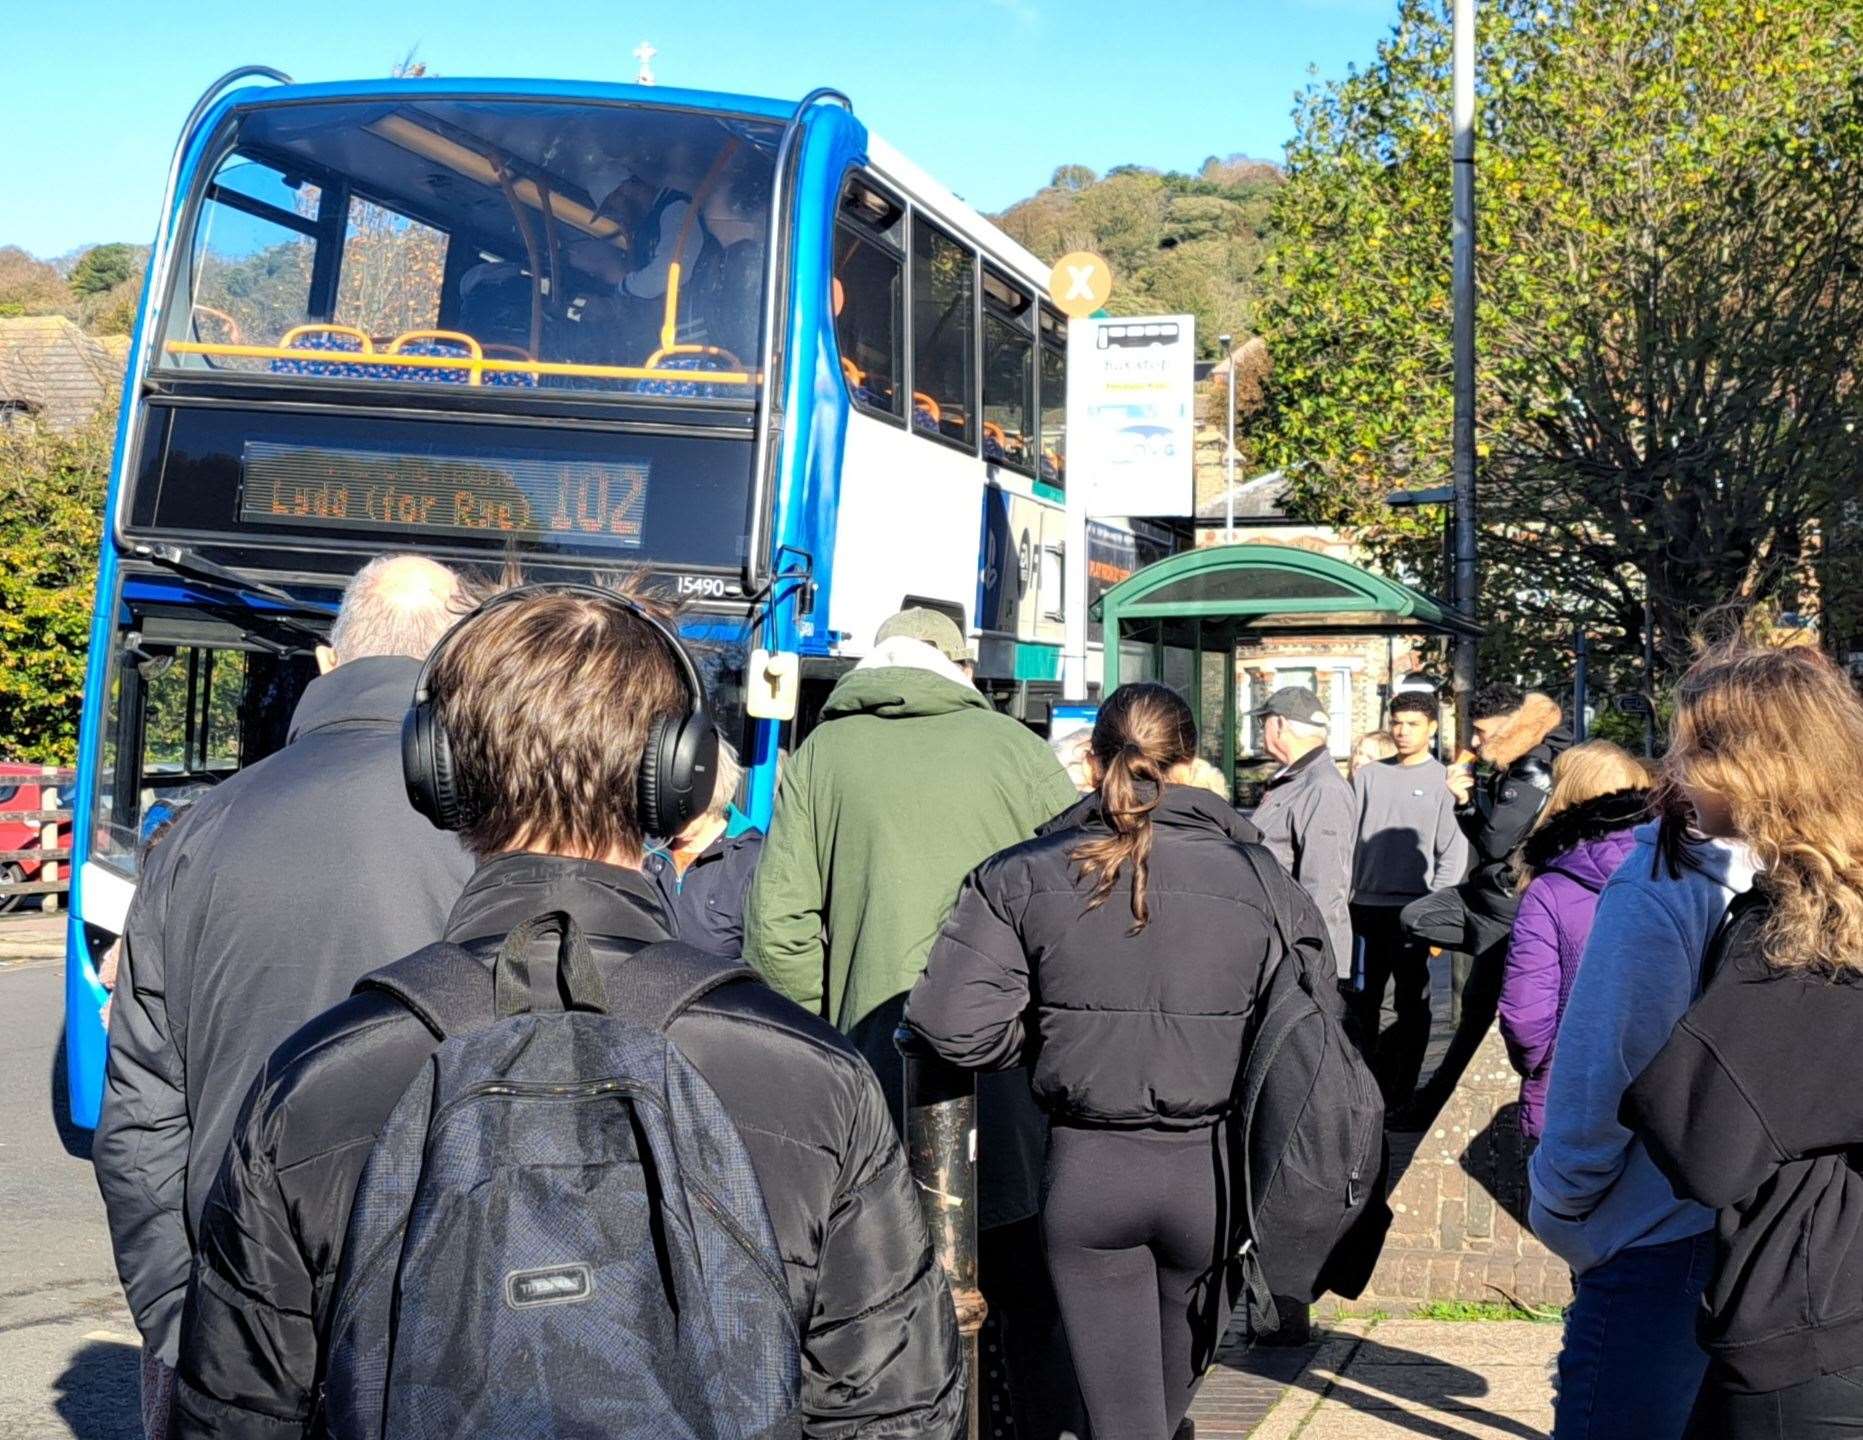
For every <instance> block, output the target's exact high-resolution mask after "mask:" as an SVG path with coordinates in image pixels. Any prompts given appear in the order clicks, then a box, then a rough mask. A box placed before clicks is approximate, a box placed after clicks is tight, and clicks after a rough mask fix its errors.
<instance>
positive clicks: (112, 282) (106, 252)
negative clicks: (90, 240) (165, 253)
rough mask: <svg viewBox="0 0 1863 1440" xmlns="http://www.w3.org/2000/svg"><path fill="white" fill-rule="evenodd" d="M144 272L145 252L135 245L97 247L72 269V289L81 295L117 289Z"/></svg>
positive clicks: (90, 250) (98, 293)
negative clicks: (143, 257)
mask: <svg viewBox="0 0 1863 1440" xmlns="http://www.w3.org/2000/svg"><path fill="white" fill-rule="evenodd" d="M141 269H142V251H141V250H140V249H139V248H138V247H137V246H134V245H121V244H117V245H94V246H92V247H91V248H90V249H89V250H86V251H85V252H84V256H83V258H82V259H81V260H79V261H78V263H77V264H76V265H75V266H73V267H72V270H71V281H70V284H71V288H72V290H74V291H75V292H76V293H77V294H79V295H101V294H103V293H104V292H105V291H106V290H114V289H115V288H116V287H117V286H118V285H121V284H122V283H123V282H124V281H126V280H128V279H129V278H130V277H131V276H132V275H134V274H136V273H137V272H138V271H139V270H141Z"/></svg>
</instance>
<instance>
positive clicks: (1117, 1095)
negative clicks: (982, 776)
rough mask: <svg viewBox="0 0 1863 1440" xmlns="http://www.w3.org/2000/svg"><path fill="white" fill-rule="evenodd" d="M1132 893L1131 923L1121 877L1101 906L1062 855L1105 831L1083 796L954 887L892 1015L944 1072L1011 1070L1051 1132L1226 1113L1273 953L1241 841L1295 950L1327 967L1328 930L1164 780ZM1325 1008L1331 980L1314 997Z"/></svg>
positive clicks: (1235, 824) (1298, 895)
mask: <svg viewBox="0 0 1863 1440" xmlns="http://www.w3.org/2000/svg"><path fill="white" fill-rule="evenodd" d="M1152 824H1153V827H1154V828H1153V838H1152V852H1151V863H1150V874H1149V877H1148V879H1147V882H1146V892H1145V893H1146V897H1147V900H1148V903H1149V905H1150V911H1151V919H1150V923H1149V924H1148V925H1147V926H1146V928H1145V929H1144V930H1143V931H1141V932H1140V933H1139V934H1138V935H1129V934H1128V933H1127V932H1128V931H1129V930H1130V929H1131V926H1132V900H1131V896H1132V888H1131V867H1130V866H1127V867H1125V868H1124V870H1123V871H1122V872H1121V875H1120V878H1119V882H1118V883H1117V884H1116V885H1115V886H1114V887H1113V891H1112V893H1111V894H1110V895H1109V896H1108V897H1107V900H1106V903H1105V904H1103V905H1101V906H1100V907H1099V908H1097V909H1094V910H1089V909H1088V908H1087V901H1088V898H1089V897H1090V895H1091V894H1092V889H1093V887H1092V885H1091V884H1089V883H1088V882H1087V881H1086V880H1084V879H1082V878H1080V875H1079V871H1078V867H1076V866H1075V865H1074V864H1073V862H1072V861H1071V860H1070V859H1069V855H1070V852H1072V851H1073V850H1074V849H1075V848H1076V847H1078V846H1079V845H1080V844H1081V843H1082V842H1083V841H1086V840H1089V839H1091V838H1093V837H1094V836H1096V835H1105V834H1108V833H1110V832H1109V830H1108V828H1107V825H1106V822H1105V820H1104V819H1103V817H1102V811H1101V807H1100V800H1099V797H1098V796H1089V797H1088V798H1087V800H1085V801H1083V802H1082V803H1081V804H1080V805H1077V806H1075V807H1074V809H1072V810H1070V811H1068V812H1067V814H1066V815H1064V816H1062V817H1061V818H1060V820H1058V821H1056V822H1055V823H1054V824H1053V825H1051V826H1050V827H1049V828H1048V830H1047V831H1045V832H1044V833H1043V834H1042V835H1041V836H1040V837H1039V838H1037V839H1034V840H1030V841H1028V842H1026V843H1025V844H1022V845H1017V846H1015V847H1014V848H1012V849H1009V850H1005V851H1003V852H1002V853H1001V854H1000V855H996V856H993V857H992V858H991V859H989V860H986V861H985V862H984V863H983V864H982V865H980V866H978V867H977V868H976V870H974V871H973V872H971V875H970V877H969V878H968V879H967V880H965V882H964V888H963V890H962V891H961V892H960V893H959V895H958V900H957V908H956V909H955V910H953V911H952V912H951V918H950V919H949V920H948V921H947V922H946V923H945V927H944V931H943V933H942V934H940V935H939V937H938V941H937V943H936V944H935V945H934V946H933V947H932V952H931V960H930V962H929V963H928V964H927V966H926V969H925V974H924V976H923V977H922V978H921V979H920V980H919V982H918V984H917V985H916V986H915V987H914V989H913V991H912V996H911V999H910V1000H909V1001H908V1002H907V1005H906V1020H907V1023H909V1024H910V1025H911V1026H912V1027H913V1029H915V1030H916V1031H918V1032H919V1034H920V1035H922V1036H923V1037H924V1038H925V1040H926V1041H927V1042H928V1043H929V1044H930V1045H931V1046H932V1047H933V1048H934V1049H935V1050H937V1051H938V1053H939V1054H941V1055H943V1056H944V1057H945V1058H946V1059H947V1060H950V1061H952V1062H953V1063H955V1064H958V1065H963V1066H966V1067H968V1068H970V1069H980V1070H982V1069H998V1068H1001V1067H1003V1066H1008V1065H1018V1064H1022V1063H1024V1062H1025V1061H1026V1062H1027V1063H1028V1064H1029V1065H1030V1067H1031V1069H1032V1072H1033V1084H1034V1090H1035V1096H1036V1099H1037V1100H1038V1101H1040V1103H1041V1105H1042V1106H1043V1108H1044V1109H1046V1110H1047V1111H1048V1113H1049V1115H1050V1116H1051V1117H1052V1118H1053V1119H1054V1120H1055V1121H1057V1122H1058V1123H1064V1124H1084V1125H1105V1126H1120V1127H1138V1126H1148V1127H1155V1128H1163V1129H1191V1128H1195V1127H1197V1126H1202V1125H1209V1124H1212V1123H1214V1122H1215V1121H1216V1120H1217V1119H1218V1118H1219V1117H1220V1116H1221V1115H1222V1114H1223V1112H1224V1111H1225V1110H1227V1109H1228V1108H1229V1105H1230V1101H1231V1097H1232V1095H1233V1092H1234V1089H1235V1083H1236V1072H1237V1069H1238V1067H1239V1066H1240V1064H1241V1060H1242V1039H1243V1030H1244V1028H1245V1027H1246V1024H1247V1020H1248V1014H1249V1009H1250V1007H1251V1005H1252V1004H1253V1001H1254V995H1255V987H1256V983H1257V981H1258V980H1259V979H1260V976H1261V971H1262V966H1263V965H1264V964H1265V963H1266V962H1267V961H1268V960H1269V959H1270V958H1272V957H1273V955H1274V954H1275V953H1276V947H1277V946H1278V945H1279V941H1278V940H1277V939H1276V938H1275V931H1274V924H1273V921H1272V920H1271V919H1270V915H1269V909H1268V899H1267V895H1266V894H1265V892H1264V891H1263V888H1262V885H1261V884H1260V882H1258V881H1257V880H1256V878H1255V872H1254V871H1252V870H1251V869H1250V868H1249V863H1248V860H1247V858H1246V857H1245V856H1244V855H1243V851H1242V847H1243V846H1245V845H1247V846H1254V847H1256V849H1255V860H1256V863H1257V864H1258V865H1259V866H1260V867H1261V873H1262V874H1263V875H1264V876H1265V877H1266V878H1267V881H1268V883H1269V884H1270V885H1274V886H1277V887H1279V890H1280V895H1281V906H1282V914H1283V915H1284V916H1287V917H1290V918H1291V920H1292V923H1293V926H1294V930H1295V935H1294V943H1295V945H1296V946H1297V947H1298V948H1300V949H1302V950H1304V951H1306V952H1307V954H1306V957H1305V958H1306V962H1307V963H1309V964H1311V965H1313V966H1317V967H1318V971H1317V973H1320V974H1323V975H1326V976H1330V975H1331V974H1332V973H1333V969H1332V957H1331V953H1330V949H1329V946H1328V942H1327V939H1326V927H1325V925H1324V923H1323V922H1322V921H1321V919H1320V914H1319V911H1318V910H1317V909H1316V908H1315V907H1314V904H1313V901H1312V900H1311V899H1309V898H1308V896H1307V894H1306V892H1305V891H1304V890H1302V889H1301V888H1300V887H1299V886H1298V885H1296V884H1294V882H1293V881H1292V880H1290V879H1288V878H1287V875H1286V873H1285V872H1284V871H1283V870H1282V869H1281V868H1280V866H1279V865H1278V864H1276V863H1275V860H1274V857H1273V856H1272V855H1270V854H1269V853H1268V852H1267V850H1266V849H1263V848H1260V840H1261V835H1260V832H1259V831H1257V830H1256V829H1255V827H1254V826H1253V825H1251V824H1249V822H1248V821H1246V820H1244V819H1243V818H1242V817H1241V816H1240V815H1238V814H1237V813H1236V812H1235V811H1234V810H1233V809H1232V808H1231V807H1230V806H1228V805H1227V804H1225V803H1224V802H1223V801H1222V800H1220V799H1219V798H1217V797H1216V796H1214V795H1212V794H1210V793H1209V792H1208V791H1206V790H1200V789H1195V788H1193V787H1190V786H1183V785H1172V786H1167V787H1166V789H1165V792H1164V796H1163V798H1162V799H1161V800H1160V802H1159V804H1158V808H1157V809H1156V810H1155V811H1154V812H1153V815H1152ZM1320 989H1321V991H1322V993H1323V994H1324V995H1325V996H1326V997H1328V999H1329V1001H1330V1000H1331V999H1333V998H1336V997H1335V994H1334V990H1333V987H1332V986H1331V985H1330V984H1327V985H1324V986H1322V987H1320Z"/></svg>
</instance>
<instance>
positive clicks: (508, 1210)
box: [313, 911, 801, 1440]
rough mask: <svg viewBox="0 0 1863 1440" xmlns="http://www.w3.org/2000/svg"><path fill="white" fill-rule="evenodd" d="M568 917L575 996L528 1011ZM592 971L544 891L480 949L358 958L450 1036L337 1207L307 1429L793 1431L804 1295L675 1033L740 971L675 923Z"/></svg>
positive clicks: (367, 1438) (651, 1434)
mask: <svg viewBox="0 0 1863 1440" xmlns="http://www.w3.org/2000/svg"><path fill="white" fill-rule="evenodd" d="M553 930H554V931H560V932H561V935H562V945H561V955H560V957H559V959H558V962H557V964H558V985H557V988H558V989H559V990H560V992H561V994H562V995H563V997H564V998H565V1000H566V1001H567V1004H568V1008H567V1009H566V1010H563V1011H556V1012H549V1013H532V1012H531V1011H530V1010H529V1003H530V985H529V983H528V980H529V976H528V961H527V958H526V952H527V951H528V950H529V949H530V947H531V944H532V942H533V941H535V940H537V939H538V938H540V937H541V936H544V935H546V934H548V933H550V932H551V931H553ZM626 963H627V969H626V972H625V974H626V985H625V992H626V993H625V994H624V995H617V996H609V995H606V994H604V991H603V986H602V983H601V977H600V975H599V974H598V973H597V972H596V970H595V964H594V959H593V956H592V955H591V954H590V951H589V947H588V944H587V942H586V941H585V940H584V938H583V936H582V934H581V932H580V930H579V929H578V928H577V925H576V922H575V921H574V919H572V918H571V917H570V916H569V915H567V914H565V913H563V912H560V911H558V912H553V913H551V914H549V915H543V916H539V917H537V918H536V919H534V920H530V921H527V922H525V923H524V924H523V925H520V926H519V927H518V928H517V929H516V930H514V931H512V933H511V934H510V936H509V937H507V939H506V940H505V942H504V944H503V946H502V947H501V948H500V950H499V952H498V957H497V960H496V962H495V965H494V968H493V975H492V979H491V983H489V984H471V983H468V984H462V983H461V975H462V971H463V973H466V974H468V975H470V976H472V978H473V979H474V980H478V979H481V978H482V977H483V976H484V974H485V966H484V962H483V960H482V959H480V958H476V957H475V956H474V955H473V954H472V953H471V952H470V951H467V950H464V949H461V948H460V947H458V946H453V945H445V944H441V945H432V946H429V947H427V948H426V949H425V950H421V951H419V952H417V953H416V954H414V955H411V956H409V957H408V958H407V959H405V960H402V961H399V962H398V963H396V964H394V965H390V966H388V967H387V968H386V969H383V970H378V971H376V972H374V973H373V974H372V975H369V976H366V977H364V979H363V980H362V981H361V982H360V984H359V985H358V986H357V988H358V989H359V990H360V989H376V990H385V991H387V992H388V993H389V994H391V995H393V996H395V997H396V998H397V999H398V1000H400V1001H401V1002H402V1003H403V1004H405V1005H406V1006H407V1007H408V1008H409V1009H411V1010H412V1011H413V1012H414V1013H415V1014H416V1015H418V1016H419V1017H420V1018H421V1020H422V1021H424V1022H425V1023H426V1024H427V1026H428V1028H430V1029H431V1030H433V1031H434V1033H435V1034H437V1035H439V1036H440V1037H441V1044H440V1047H439V1049H437V1050H436V1051H435V1052H434V1054H433V1057H432V1059H431V1060H429V1061H428V1063H427V1064H426V1065H425V1066H423V1067H422V1069H421V1071H420V1073H419V1075H417V1076H416V1077H415V1079H414V1082H413V1083H412V1084H411V1085H410V1086H409V1087H408V1089H407V1092H406V1093H405V1094H404V1095H403V1096H402V1098H401V1102H400V1103H399V1104H398V1105H397V1106H396V1107H395V1109H394V1113H393V1114H392V1115H391V1116H390V1117H389V1119H388V1123H387V1125H386V1126H385V1127H384V1128H383V1131H382V1133H381V1135H380V1137H379V1138H378V1139H377V1140H376V1142H375V1148H374V1149H373V1151H372V1152H371V1153H370V1156H369V1160H368V1163H367V1166H366V1168H365V1169H364V1170H363V1172H362V1178H361V1180H360V1182H359V1184H358V1186H357V1189H356V1198H355V1203H354V1206H353V1208H352V1210H351V1212H350V1220H349V1231H348V1238H347V1240H346V1242H345V1250H344V1255H343V1263H342V1267H341V1273H340V1274H339V1276H338V1280H337V1285H336V1298H335V1299H334V1301H333V1302H332V1310H331V1323H330V1328H329V1332H328V1333H329V1344H328V1350H327V1355H328V1361H327V1366H326V1371H325V1376H324V1381H323V1384H322V1386H321V1387H320V1389H319V1392H318V1417H317V1419H318V1423H317V1424H316V1425H315V1426H314V1427H313V1429H314V1431H315V1432H316V1433H321V1434H327V1435H330V1436H333V1437H340V1440H377V1437H389V1436H392V1437H394V1440H422V1437H428V1440H442V1437H444V1440H454V1437H459V1440H467V1437H473V1436H486V1437H491V1436H498V1437H505V1436H543V1435H602V1436H611V1437H617V1440H621V1437H638V1440H776V1437H793V1436H799V1435H800V1434H801V1428H800V1396H801V1344H800V1341H799V1338H798V1337H799V1320H798V1317H797V1316H796V1315H795V1314H794V1313H793V1312H792V1310H791V1308H790V1299H789V1292H788V1288H787V1286H786V1284H785V1282H784V1279H783V1265H782V1257H781V1253H780V1252H779V1251H778V1249H777V1246H776V1237H775V1232H774V1230H773V1229H772V1227H771V1224H770V1218H769V1214H768V1212H767V1210H766V1209H765V1206H764V1200H763V1194H762V1192H761V1190H760V1189H759V1188H758V1183H757V1176H756V1173H755V1171H754V1170H753V1169H752V1168H751V1163H750V1156H749V1155H748V1153H747V1152H746V1151H745V1148H744V1143H743V1140H742V1139H741V1138H740V1137H739V1135H738V1132H737V1129H736V1127H735V1126H734V1125H733V1124H732V1123H731V1118H730V1116H729V1115H727V1114H726V1113H725V1109H724V1106H723V1105H722V1104H721V1103H720V1102H719V1100H718V1097H717V1095H716V1094H715V1093H713V1091H712V1089H711V1087H710V1086H709V1085H707V1084H706V1083H705V1080H704V1078H703V1077H702V1076H701V1075H700V1074H699V1072H698V1071H697V1070H695V1069H694V1068H693V1067H692V1065H691V1064H690V1062H688V1061H687V1060H686V1058H685V1057H684V1056H683V1055H681V1054H680V1052H679V1050H678V1048H677V1047H676V1046H674V1044H673V1043H672V1041H671V1040H669V1039H668V1038H667V1035H666V1028H667V1026H668V1025H669V1024H671V1022H672V1021H673V1020H674V1019H675V1018H676V1017H677V1016H678V1015H679V1014H681V1013H682V1012H683V1011H684V1010H685V1009H686V1008H687V1007H688V1006H690V1005H691V1004H692V1003H693V1002H694V1001H696V1000H697V999H699V998H700V997H701V996H703V995H705V994H707V993H709V992H710V991H712V990H714V989H716V988H718V987H719V986H720V985H725V984H729V983H732V982H734V981H738V980H743V979H755V978H756V977H755V976H754V974H753V973H752V972H751V971H749V970H746V969H744V968H742V967H741V966H739V965H737V964H735V963H734V962H731V961H727V960H722V959H719V958H718V957H716V956H712V955H707V954H705V953H703V952H701V951H698V950H695V949H693V948H692V947H690V946H686V945H680V944H678V943H667V944H660V945H651V946H648V947H647V948H645V949H643V950H641V951H640V952H639V953H637V954H636V955H634V956H633V957H632V958H631V959H629V960H628V961H627V962H626Z"/></svg>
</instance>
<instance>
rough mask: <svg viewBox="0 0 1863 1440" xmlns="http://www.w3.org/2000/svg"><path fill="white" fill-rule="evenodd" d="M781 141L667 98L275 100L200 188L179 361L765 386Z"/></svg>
mask: <svg viewBox="0 0 1863 1440" xmlns="http://www.w3.org/2000/svg"><path fill="white" fill-rule="evenodd" d="M780 138H781V127H780V126H779V125H777V124H774V123H772V122H770V121H767V120H755V119H748V118H742V117H736V116H729V115H722V114H714V113H710V112H706V111H699V110H691V109H681V108H676V107H664V108H662V107H657V106H647V105H624V104H597V103H590V102H555V101H544V100H514V99H503V100H494V99H483V100H475V99H463V98H462V99H448V98H442V97H436V98H431V99H429V98H421V99H398V100H383V101H374V102H361V101H330V102H316V103H303V102H296V103H292V104H286V105H271V106H268V105H265V104H255V105H253V106H250V107H248V108H246V109H243V110H241V111H239V112H237V119H236V122H235V125H234V128H233V131H232V133H231V135H230V136H229V137H228V143H227V148H226V149H225V151H224V152H223V154H222V157H221V159H220V160H219V161H218V163H217V164H216V165H215V167H214V168H213V170H212V171H211V173H210V175H209V176H208V178H207V179H206V180H205V181H204V182H203V184H202V187H201V190H200V192H199V193H198V194H197V195H196V197H195V198H194V201H193V221H192V242H191V244H190V245H189V246H188V247H187V249H186V251H185V253H184V254H183V255H182V256H181V257H179V259H180V263H178V264H177V266H176V276H175V283H174V291H173V294H172V296H171V298H170V300H169V303H168V323H167V329H166V334H165V335H164V337H163V340H162V345H161V349H160V353H159V363H160V365H162V366H163V367H164V368H166V369H168V370H171V371H178V372H182V373H193V374H232V375H268V376H277V377H287V378H290V379H295V380H300V381H313V382H320V388H322V387H327V386H328V385H329V384H331V383H336V384H340V385H350V384H356V383H363V384H368V383H398V384H402V385H408V386H417V385H418V386H449V387H452V386H457V387H473V388H478V389H480V390H483V391H489V392H491V393H494V394H495V393H497V392H499V391H501V390H502V391H505V392H510V391H513V390H520V391H533V392H534V391H575V392H578V393H579V394H581V395H596V396H620V395H643V396H650V397H654V398H655V399H656V400H672V401H675V402H677V401H680V400H690V399H705V400H749V399H751V398H754V396H755V393H756V388H757V385H758V381H759V377H758V375H757V373H756V366H757V362H758V354H759V340H760V334H759V331H760V321H761V312H762V304H761V302H762V282H763V274H764V255H765V247H766V245H767V243H768V237H769V231H770V224H769V219H770V217H769V206H770V189H771V182H772V177H773V170H774V164H775V154H776V150H777V146H778V142H779V140H780Z"/></svg>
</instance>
